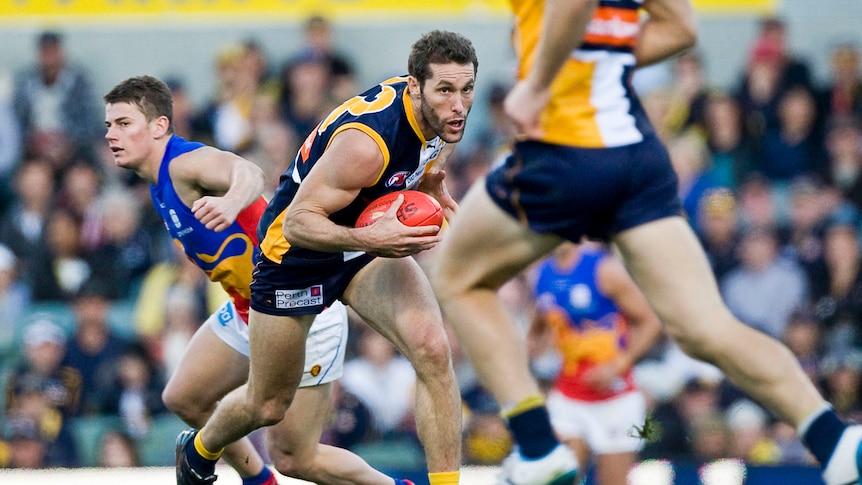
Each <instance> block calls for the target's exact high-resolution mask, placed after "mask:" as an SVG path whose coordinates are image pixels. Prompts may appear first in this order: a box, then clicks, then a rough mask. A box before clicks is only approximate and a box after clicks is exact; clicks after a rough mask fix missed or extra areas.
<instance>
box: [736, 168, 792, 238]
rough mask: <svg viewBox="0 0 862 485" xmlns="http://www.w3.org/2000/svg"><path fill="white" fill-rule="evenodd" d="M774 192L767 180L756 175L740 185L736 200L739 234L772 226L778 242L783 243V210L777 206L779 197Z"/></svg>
mask: <svg viewBox="0 0 862 485" xmlns="http://www.w3.org/2000/svg"><path fill="white" fill-rule="evenodd" d="M775 192H776V191H775V188H774V187H773V186H772V184H770V183H769V180H767V179H766V177H764V176H762V175H760V174H756V173H755V174H752V175H751V176H749V177H748V179H746V180H745V181H744V182H743V183H742V185H740V187H739V189H738V190H737V193H736V200H737V202H738V206H737V214H738V222H739V225H740V227H739V229H740V231H741V232H746V231H748V230H749V228H751V227H757V226H773V227H775V228H776V230H777V231H778V233H779V240H781V241H782V242H784V234H783V229H784V228H783V223H784V220H785V218H784V213H783V212H782V211H783V209H784V208H783V207H780V206H779V203H778V201H779V197H778V196H777V195H776V193H775Z"/></svg>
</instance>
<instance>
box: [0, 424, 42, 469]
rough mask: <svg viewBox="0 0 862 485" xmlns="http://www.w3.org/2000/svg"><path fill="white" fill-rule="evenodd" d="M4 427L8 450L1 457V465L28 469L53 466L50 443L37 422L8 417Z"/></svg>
mask: <svg viewBox="0 0 862 485" xmlns="http://www.w3.org/2000/svg"><path fill="white" fill-rule="evenodd" d="M3 428H4V429H3V438H4V440H5V443H6V448H7V452H6V453H5V455H6V456H2V457H0V466H2V467H3V468H12V469H15V468H23V469H28V470H38V469H43V468H48V467H50V466H51V463H50V462H49V460H48V444H47V443H46V442H45V439H44V438H43V437H42V434H41V433H40V431H39V427H38V425H37V424H36V423H34V422H33V421H31V420H29V419H8V418H7V419H5V420H4V422H3ZM0 444H2V442H0Z"/></svg>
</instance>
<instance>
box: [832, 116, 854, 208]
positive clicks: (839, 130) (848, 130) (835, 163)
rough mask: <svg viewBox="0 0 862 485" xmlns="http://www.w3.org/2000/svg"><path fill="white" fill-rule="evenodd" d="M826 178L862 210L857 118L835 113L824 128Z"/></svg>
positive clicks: (843, 195)
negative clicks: (840, 115) (838, 115)
mask: <svg viewBox="0 0 862 485" xmlns="http://www.w3.org/2000/svg"><path fill="white" fill-rule="evenodd" d="M826 153H827V159H828V162H827V164H826V167H825V170H824V171H825V174H824V175H825V179H826V180H827V182H828V183H829V185H830V186H832V187H833V188H835V189H836V190H838V191H839V192H840V193H841V195H842V197H844V198H845V199H846V200H847V201H848V202H850V203H852V204H853V205H854V206H855V207H856V209H857V210H859V211H862V127H860V121H859V118H849V117H836V118H833V119H832V120H831V121H830V122H829V123H828V126H827V128H826Z"/></svg>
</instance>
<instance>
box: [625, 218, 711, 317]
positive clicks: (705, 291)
mask: <svg viewBox="0 0 862 485" xmlns="http://www.w3.org/2000/svg"><path fill="white" fill-rule="evenodd" d="M614 243H615V244H616V246H617V247H618V248H619V250H620V253H621V254H622V256H623V260H624V261H625V264H626V267H627V268H628V270H629V272H630V273H631V275H632V277H633V278H634V280H635V282H636V283H637V284H638V287H639V288H640V289H641V291H643V293H644V295H645V296H646V298H647V300H649V302H650V304H651V305H652V307H653V308H654V309H655V311H656V312H657V313H658V315H659V317H660V318H661V319H662V322H663V323H664V324H665V325H669V326H671V327H678V326H683V325H684V326H700V327H709V326H712V325H711V324H712V323H713V322H714V320H715V319H716V318H724V317H726V316H727V315H728V313H727V309H726V308H725V307H724V304H723V303H722V300H721V295H720V293H719V290H718V285H717V284H716V281H715V277H714V275H713V272H712V268H711V267H710V265H709V261H708V260H707V258H706V255H705V253H704V251H703V249H702V247H701V246H700V242H699V241H698V240H697V237H696V236H695V234H694V231H692V229H691V228H690V226H689V225H688V223H687V222H686V221H685V220H683V219H682V217H667V218H664V219H658V220H656V221H653V222H649V223H646V224H643V225H640V226H637V227H635V228H632V229H629V230H627V231H623V232H622V233H620V234H618V235H617V236H615V238H614ZM704 330H706V328H704Z"/></svg>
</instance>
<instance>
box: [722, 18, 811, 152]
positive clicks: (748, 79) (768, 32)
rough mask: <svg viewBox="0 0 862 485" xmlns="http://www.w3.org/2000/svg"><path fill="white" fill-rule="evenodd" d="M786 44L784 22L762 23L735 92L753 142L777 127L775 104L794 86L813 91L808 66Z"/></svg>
mask: <svg viewBox="0 0 862 485" xmlns="http://www.w3.org/2000/svg"><path fill="white" fill-rule="evenodd" d="M787 44H788V42H787V26H786V25H785V23H784V21H783V20H781V19H778V18H775V17H770V18H765V19H763V20H762V21H761V23H760V30H759V33H758V37H757V38H756V39H755V40H754V42H753V43H752V46H751V49H750V51H749V57H748V65H747V66H746V69H745V72H744V73H743V75H742V78H741V80H740V82H739V85H738V87H737V89H736V97H737V99H738V100H739V101H740V104H741V106H742V111H743V117H744V120H745V127H746V130H747V132H748V134H749V135H750V136H752V137H753V138H754V139H755V140H760V139H761V138H762V137H763V136H764V135H765V134H766V132H767V130H769V129H771V128H774V127H775V126H776V125H777V124H778V111H777V110H778V100H779V99H780V98H781V96H782V95H784V93H785V92H787V90H789V89H790V88H793V87H797V86H800V87H802V88H805V89H807V90H809V91H812V90H813V86H812V83H811V74H810V68H809V67H808V64H807V63H806V62H804V61H802V60H800V59H798V58H796V57H794V56H792V55H791V54H790V53H789V52H788V45H787Z"/></svg>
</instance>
